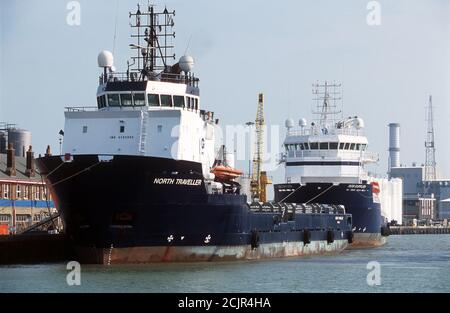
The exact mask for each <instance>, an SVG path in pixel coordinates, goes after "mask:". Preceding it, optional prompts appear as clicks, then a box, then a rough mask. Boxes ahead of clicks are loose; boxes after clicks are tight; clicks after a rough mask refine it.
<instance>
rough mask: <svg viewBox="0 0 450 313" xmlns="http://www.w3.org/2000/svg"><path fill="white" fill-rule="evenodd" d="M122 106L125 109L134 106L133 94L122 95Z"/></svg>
mask: <svg viewBox="0 0 450 313" xmlns="http://www.w3.org/2000/svg"><path fill="white" fill-rule="evenodd" d="M120 104H121V105H122V106H124V107H131V106H133V96H132V95H131V93H121V94H120Z"/></svg>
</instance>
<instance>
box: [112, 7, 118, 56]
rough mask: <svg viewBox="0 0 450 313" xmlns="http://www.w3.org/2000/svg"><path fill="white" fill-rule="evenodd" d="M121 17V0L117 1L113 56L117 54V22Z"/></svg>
mask: <svg viewBox="0 0 450 313" xmlns="http://www.w3.org/2000/svg"><path fill="white" fill-rule="evenodd" d="M118 16H119V0H117V1H116V19H115V22H114V38H113V55H115V52H116V38H117V21H118Z"/></svg>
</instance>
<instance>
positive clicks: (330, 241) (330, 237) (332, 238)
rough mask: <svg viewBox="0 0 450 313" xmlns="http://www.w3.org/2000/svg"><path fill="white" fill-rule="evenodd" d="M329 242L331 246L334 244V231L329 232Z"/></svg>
mask: <svg viewBox="0 0 450 313" xmlns="http://www.w3.org/2000/svg"><path fill="white" fill-rule="evenodd" d="M327 242H328V243H329V244H330V243H333V242H334V231H332V230H329V231H327Z"/></svg>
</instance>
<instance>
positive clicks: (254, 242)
mask: <svg viewBox="0 0 450 313" xmlns="http://www.w3.org/2000/svg"><path fill="white" fill-rule="evenodd" d="M250 244H251V246H252V249H256V248H258V247H259V234H258V232H257V231H256V230H252V232H251V236H250Z"/></svg>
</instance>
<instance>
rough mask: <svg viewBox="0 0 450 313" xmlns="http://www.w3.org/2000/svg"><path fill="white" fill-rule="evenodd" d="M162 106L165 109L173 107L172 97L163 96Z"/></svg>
mask: <svg viewBox="0 0 450 313" xmlns="http://www.w3.org/2000/svg"><path fill="white" fill-rule="evenodd" d="M161 106H163V107H173V103H172V96H170V95H161Z"/></svg>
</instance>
